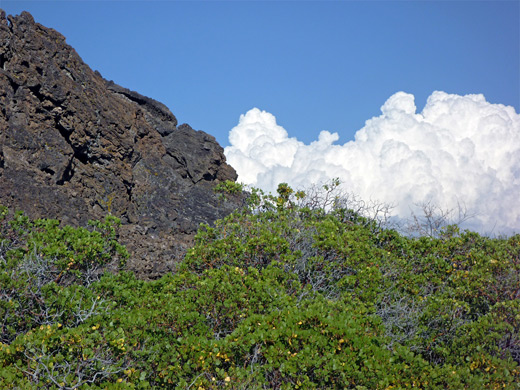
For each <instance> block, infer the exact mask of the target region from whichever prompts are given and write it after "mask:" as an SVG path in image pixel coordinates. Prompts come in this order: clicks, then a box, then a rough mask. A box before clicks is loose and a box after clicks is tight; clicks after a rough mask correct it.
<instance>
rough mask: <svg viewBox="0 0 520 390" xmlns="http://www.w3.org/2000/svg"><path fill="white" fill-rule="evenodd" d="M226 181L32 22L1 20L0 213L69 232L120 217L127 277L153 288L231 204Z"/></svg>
mask: <svg viewBox="0 0 520 390" xmlns="http://www.w3.org/2000/svg"><path fill="white" fill-rule="evenodd" d="M228 179H229V180H235V179H236V173H235V171H234V169H233V168H232V167H231V166H229V165H228V164H226V160H225V157H224V154H223V149H222V148H221V147H220V146H219V145H218V143H217V142H216V140H215V138H214V137H212V136H211V135H208V134H206V133H204V132H202V131H195V130H193V129H192V128H191V127H190V126H188V125H186V124H184V125H180V126H177V119H176V118H175V116H174V115H173V114H172V113H171V112H170V110H169V109H168V108H167V107H166V106H165V105H163V104H161V103H159V102H157V101H155V100H153V99H151V98H148V97H145V96H142V95H140V94H139V93H137V92H134V91H130V90H128V89H126V88H123V87H121V86H119V85H116V84H114V83H113V82H111V81H107V80H105V79H103V77H101V75H100V74H99V73H98V72H94V71H92V70H91V69H90V68H89V67H88V66H87V65H86V64H85V63H84V62H83V61H82V60H81V58H80V56H79V55H78V54H77V53H76V51H75V50H74V49H73V48H72V47H70V46H69V45H67V44H66V42H65V38H64V37H63V36H62V35H61V34H60V33H58V32H56V31H55V30H53V29H49V28H46V27H44V26H42V25H40V24H38V23H35V21H34V19H33V17H32V16H31V15H30V14H29V13H27V12H23V13H22V14H21V15H19V16H9V17H7V18H6V15H5V12H4V11H2V10H0V203H1V204H4V205H6V206H9V207H10V208H16V209H22V210H24V211H25V212H26V213H27V214H28V215H30V216H31V217H49V218H56V219H59V220H61V221H62V222H63V223H66V224H72V225H83V224H85V223H86V222H87V220H89V219H100V218H103V217H104V216H105V215H107V214H108V213H111V214H112V215H115V216H118V217H120V218H121V220H122V222H123V226H122V229H121V238H122V241H123V243H125V244H126V245H127V247H128V248H129V250H130V251H131V253H132V258H131V259H130V260H129V262H128V265H127V267H128V268H129V269H131V270H134V271H136V272H137V273H138V274H140V275H141V276H142V277H147V278H155V277H158V276H160V275H161V274H163V273H164V272H167V271H169V270H173V269H174V266H175V263H176V261H177V260H178V259H179V258H180V257H181V256H182V255H183V254H184V252H185V250H186V248H187V245H190V243H191V242H192V239H193V234H194V232H195V231H196V229H197V227H198V225H199V223H201V222H206V223H212V222H213V221H215V220H216V219H217V218H221V217H223V216H224V215H226V214H227V213H229V212H230V211H231V210H233V209H234V208H235V207H236V206H237V204H238V203H239V202H240V199H235V200H230V201H226V202H222V201H221V200H219V199H218V198H217V197H216V196H215V195H214V193H213V191H212V189H213V187H214V186H215V184H216V183H218V182H220V181H223V180H228Z"/></svg>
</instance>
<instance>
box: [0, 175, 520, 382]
mask: <svg viewBox="0 0 520 390" xmlns="http://www.w3.org/2000/svg"><path fill="white" fill-rule="evenodd" d="M338 188H339V183H338V182H337V181H333V182H331V183H329V184H327V185H326V186H323V187H322V188H321V190H320V189H318V188H316V187H314V188H313V189H311V190H308V191H307V192H303V191H294V190H293V189H292V188H290V187H289V186H287V185H286V184H282V185H281V186H280V187H279V190H278V194H277V195H269V194H267V195H266V194H264V193H262V191H259V190H252V191H251V193H250V194H249V196H248V198H247V203H246V204H245V206H244V207H243V208H242V209H240V210H237V211H236V212H234V213H232V214H231V215H229V216H228V217H226V218H224V219H223V220H220V221H217V222H216V224H215V225H214V226H207V225H203V226H201V228H200V229H199V231H198V233H197V236H196V242H195V245H194V247H193V248H191V249H189V250H188V252H187V254H186V257H185V259H184V260H183V262H182V263H181V264H180V265H179V267H178V272H177V273H175V274H167V275H164V276H163V277H162V278H161V279H159V280H155V281H142V280H138V279H136V277H135V275H133V274H132V273H129V272H118V273H104V274H101V273H100V271H99V270H98V269H102V267H103V266H104V265H106V264H107V263H110V262H112V261H120V260H123V261H124V259H125V258H126V256H127V254H126V251H125V250H124V248H123V247H121V246H120V245H119V244H118V243H117V230H116V228H117V223H118V221H117V220H114V219H107V220H105V221H103V222H96V223H94V224H93V225H91V227H90V228H89V229H86V228H71V227H60V226H59V224H58V223H57V222H56V221H52V220H37V221H32V220H30V219H29V218H27V217H26V216H24V215H23V214H20V213H18V214H16V215H15V216H14V217H12V218H9V213H8V212H7V210H6V209H5V208H3V209H0V219H1V223H0V238H1V241H0V321H2V322H1V323H0V325H1V327H2V328H1V329H2V334H1V337H2V338H1V340H0V342H1V343H0V388H12V387H14V388H20V389H37V388H45V389H151V388H157V389H199V390H202V389H226V388H227V389H267V388H270V389H294V388H301V389H406V388H422V389H468V390H469V389H520V386H519V385H518V383H520V369H519V366H518V364H519V363H520V338H519V336H518V335H519V334H520V295H519V289H518V286H520V279H519V278H520V236H519V235H516V236H513V237H509V238H489V237H483V236H480V235H478V234H476V233H473V232H468V231H463V232H461V231H460V230H459V229H458V227H456V226H447V227H445V228H444V229H441V230H442V231H441V232H440V233H439V234H436V235H430V236H424V237H419V236H417V237H408V236H404V235H402V234H400V233H399V232H398V231H396V230H392V229H389V228H387V227H385V223H384V218H383V219H378V218H376V217H374V215H373V214H368V213H367V212H366V211H367V209H366V208H363V207H364V206H359V205H360V203H356V201H354V202H353V201H352V199H347V198H345V196H344V194H341V193H339V192H338ZM218 190H219V191H221V192H222V193H223V194H224V195H226V194H227V196H233V195H236V194H237V193H242V191H243V190H244V188H243V186H241V185H237V184H235V183H222V184H221V185H220V186H219V189H218ZM371 210H372V211H373V209H371ZM377 210H379V211H381V210H383V211H384V208H383V209H381V208H377ZM377 210H376V211H377ZM383 215H384V212H383ZM72 260H74V261H72Z"/></svg>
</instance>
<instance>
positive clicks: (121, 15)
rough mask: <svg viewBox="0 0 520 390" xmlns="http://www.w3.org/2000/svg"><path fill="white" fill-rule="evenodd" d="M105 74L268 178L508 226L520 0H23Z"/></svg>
mask: <svg viewBox="0 0 520 390" xmlns="http://www.w3.org/2000/svg"><path fill="white" fill-rule="evenodd" d="M0 8H2V9H4V10H5V11H6V12H7V13H8V14H19V13H20V12H21V11H23V10H26V11H28V12H30V13H31V14H32V15H33V17H34V18H35V20H36V22H38V23H40V24H42V25H44V26H46V27H51V28H54V29H55V30H57V31H59V32H60V33H61V34H63V35H64V36H65V37H66V40H67V43H68V44H69V45H71V46H72V47H73V48H75V49H76V51H77V52H78V54H79V55H80V56H81V57H82V59H83V60H84V61H85V62H86V63H87V64H88V65H89V66H90V67H91V68H92V69H94V70H98V71H99V72H100V73H101V74H102V76H103V77H105V78H106V79H108V80H113V81H114V82H116V83H117V84H119V85H121V86H123V87H125V88H129V89H132V90H134V91H137V92H139V93H141V94H143V95H146V96H149V97H151V98H153V99H156V100H158V101H160V102H162V103H164V104H165V105H166V106H168V107H169V108H170V109H171V111H172V113H173V114H174V115H175V116H176V117H177V119H178V121H179V124H181V123H188V124H189V125H190V126H192V127H193V128H194V129H197V130H203V131H205V132H207V133H209V134H211V135H213V136H215V138H216V139H217V141H218V142H219V143H220V144H221V145H222V146H223V147H224V148H225V155H226V157H227V160H228V162H229V163H230V164H231V165H232V166H233V167H234V168H235V169H236V170H237V173H238V180H239V181H242V182H245V183H246V184H250V185H255V186H259V187H261V188H263V189H264V190H268V191H272V190H274V189H275V188H276V185H277V183H280V182H287V183H289V184H290V185H292V186H295V187H308V186H310V185H312V184H315V183H319V182H323V181H327V180H330V179H331V178H335V177H339V178H340V179H341V180H342V182H343V183H344V188H345V189H346V190H347V191H348V192H353V193H355V194H356V195H359V196H361V198H363V199H364V200H367V201H370V200H374V201H380V202H383V203H391V204H396V213H397V215H398V216H402V217H406V215H407V213H408V214H409V213H410V212H411V211H417V207H418V206H417V205H418V204H421V203H425V202H433V203H434V204H435V205H437V206H439V207H441V208H443V209H456V208H457V206H458V205H459V204H461V203H462V204H463V205H464V206H465V207H467V208H468V212H469V213H470V214H474V215H475V216H476V217H475V218H474V219H473V220H472V221H471V222H469V225H468V226H469V227H470V228H472V229H475V230H477V231H479V232H484V233H490V232H492V233H493V234H500V233H511V232H514V231H516V232H520V200H519V198H518V194H519V193H520V115H519V113H520V2H519V1H338V2H329V1H325V2H320V1H302V2H300V1H280V2H274V1H269V2H263V1H206V2H202V1H200V2H199V1H192V2H186V1H182V2H181V1H104V2H103V1H87V0H83V1H45V0H41V1H25V0H16V1H12V0H0Z"/></svg>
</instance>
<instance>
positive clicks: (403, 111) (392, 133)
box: [225, 91, 520, 233]
mask: <svg viewBox="0 0 520 390" xmlns="http://www.w3.org/2000/svg"><path fill="white" fill-rule="evenodd" d="M416 111H417V109H416V106H415V101H414V96H413V95H411V94H408V93H404V92H397V93H396V94H394V95H393V96H391V97H390V98H389V99H388V100H387V101H386V102H385V104H383V106H382V107H381V115H380V116H378V117H374V118H372V119H370V120H368V121H366V123H365V126H364V127H363V128H362V129H360V130H359V131H358V132H357V133H356V135H355V139H354V140H353V141H350V142H347V143H345V144H343V145H340V144H337V143H336V142H337V141H338V140H339V136H338V134H337V133H330V132H328V131H321V132H320V134H319V136H318V139H317V140H316V141H314V142H311V143H310V144H308V145H307V144H304V143H302V142H300V141H298V140H297V139H296V138H293V137H289V135H288V133H287V131H286V130H285V129H284V128H282V127H281V126H279V125H278V124H277V123H276V118H275V117H274V116H273V115H272V114H270V113H268V112H266V111H261V110H259V109H258V108H253V109H252V110H250V111H248V112H247V113H246V114H244V115H241V116H240V120H239V123H238V125H237V126H235V127H234V128H233V129H232V130H231V131H230V133H229V141H230V146H229V147H227V148H225V154H226V157H227V160H228V162H229V163H230V164H231V165H232V166H233V167H234V168H235V169H236V170H237V172H238V175H239V181H242V182H244V183H246V184H251V185H254V186H257V187H260V188H262V189H264V190H266V191H274V190H275V189H276V187H277V185H278V183H280V182H286V183H289V184H290V185H291V186H293V187H295V188H303V187H308V186H309V185H311V184H315V183H320V182H324V181H326V180H330V179H332V178H335V177H338V178H340V179H341V181H342V183H343V186H344V187H345V189H347V190H348V191H349V192H352V193H355V194H357V195H359V196H360V197H361V198H363V199H365V200H377V201H380V202H384V203H390V204H393V205H395V206H396V207H395V209H394V214H396V215H397V216H399V217H403V218H406V217H409V216H410V212H411V210H415V209H416V205H417V204H421V203H425V202H431V203H432V204H435V205H438V206H439V207H442V208H444V209H451V208H457V207H458V205H459V204H464V205H465V207H466V208H467V209H468V212H469V213H470V214H474V215H475V217H474V218H472V220H471V222H470V225H469V226H468V227H470V228H472V229H475V230H478V231H480V232H483V233H489V232H494V233H511V232H512V231H516V232H519V231H520V196H519V195H520V115H519V114H517V113H516V112H515V110H514V108H513V107H509V106H504V105H501V104H491V103H489V102H487V101H486V100H485V98H484V96H483V95H466V96H459V95H454V94H448V93H445V92H440V91H436V92H434V93H433V94H432V95H431V96H430V97H429V98H428V101H427V103H426V106H425V107H424V109H423V110H422V112H420V113H417V112H416Z"/></svg>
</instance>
